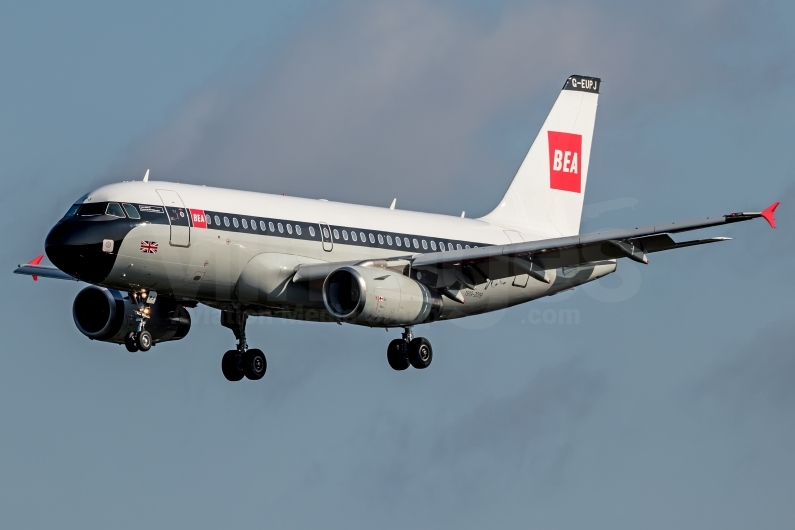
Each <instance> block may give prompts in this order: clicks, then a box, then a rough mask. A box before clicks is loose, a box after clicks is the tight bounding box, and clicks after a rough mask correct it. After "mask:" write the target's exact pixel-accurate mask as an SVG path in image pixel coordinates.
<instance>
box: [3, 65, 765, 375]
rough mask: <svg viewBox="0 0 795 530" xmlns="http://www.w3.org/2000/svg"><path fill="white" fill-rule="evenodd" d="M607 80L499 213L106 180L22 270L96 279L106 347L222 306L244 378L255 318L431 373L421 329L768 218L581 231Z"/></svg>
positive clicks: (177, 332) (254, 355) (87, 328)
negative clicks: (337, 334)
mask: <svg viewBox="0 0 795 530" xmlns="http://www.w3.org/2000/svg"><path fill="white" fill-rule="evenodd" d="M600 84H601V80H600V79H598V78H593V77H584V76H578V75H573V76H571V77H569V78H568V79H567V80H566V83H565V85H564V86H563V89H562V91H561V93H560V95H559V96H558V98H557V100H556V101H555V104H554V106H553V107H552V110H551V111H550V113H549V116H548V117H547V119H546V121H545V122H544V124H543V126H542V127H541V131H540V132H539V133H538V136H537V137H536V139H535V141H534V142H533V144H532V146H531V147H530V150H529V152H528V153H527V156H526V157H525V159H524V161H523V162H522V164H521V166H520V167H519V170H518V172H517V173H516V176H515V177H514V179H513V181H512V182H511V185H510V187H509V188H508V191H507V192H506V193H505V196H504V197H503V199H502V200H501V201H500V203H499V204H498V205H497V207H496V208H495V209H494V210H493V211H492V212H491V213H489V214H488V215H486V216H485V217H481V218H479V219H468V218H465V217H463V216H462V217H452V216H446V215H438V214H429V213H417V212H408V211H401V210H397V209H395V208H394V206H395V204H394V202H393V204H392V206H391V207H390V208H377V207H372V206H360V205H354V204H343V203H337V202H331V201H325V200H313V199H301V198H295V197H286V196H282V195H269V194H263V193H251V192H244V191H235V190H229V189H220V188H210V187H205V186H193V185H188V184H176V183H173V182H153V181H149V178H148V176H149V172H148V171H147V174H146V176H145V177H144V179H143V180H142V181H136V182H122V183H118V184H111V185H108V186H103V187H101V188H99V189H97V190H94V191H92V192H90V193H88V194H86V195H84V196H83V197H81V198H80V199H78V200H77V202H75V204H74V205H72V206H71V207H70V208H69V209H68V211H67V212H66V215H64V217H63V218H62V219H61V220H60V221H58V222H57V223H56V224H55V226H54V227H53V228H52V229H51V230H50V233H49V234H48V235H47V238H46V240H45V244H44V248H45V252H46V254H47V257H48V258H49V260H50V261H51V262H52V263H53V264H54V265H55V266H54V267H53V266H47V265H42V264H41V261H42V257H43V256H39V257H37V258H36V259H34V260H33V261H31V262H30V263H28V264H26V265H20V267H19V268H18V269H16V271H15V272H17V273H20V274H28V275H31V276H33V278H34V280H35V279H38V277H47V278H62V279H70V280H78V281H82V282H85V283H87V284H89V285H88V286H87V287H85V288H84V289H83V290H82V291H80V292H79V293H78V294H77V296H76V298H75V301H74V304H73V306H72V314H73V317H74V322H75V325H76V326H77V328H78V330H80V332H81V333H83V334H84V335H85V336H87V337H88V338H90V339H93V340H99V341H104V342H110V343H116V344H124V345H125V346H126V347H127V350H129V351H131V352H135V351H147V350H149V349H150V348H151V347H152V346H153V345H155V344H159V343H161V342H168V341H172V340H179V339H181V338H183V337H185V335H186V334H187V333H188V331H189V330H190V323H191V319H190V314H189V312H188V311H187V308H194V307H196V306H197V305H198V304H205V305H207V306H210V307H213V308H216V309H219V310H220V311H221V325H222V326H224V327H227V328H229V329H231V330H232V332H233V333H234V335H235V338H236V340H237V347H236V348H235V349H232V350H229V351H227V352H226V353H225V354H224V355H223V357H222V360H221V369H222V372H223V374H224V376H225V377H226V378H227V379H228V380H230V381H239V380H241V379H243V378H244V377H246V378H248V379H251V380H257V379H261V378H262V376H263V375H264V374H265V371H266V368H267V363H266V360H265V355H264V354H263V352H262V351H261V350H260V349H256V348H249V347H248V343H247V342H246V321H247V319H248V317H250V316H264V317H276V318H289V319H297V320H306V321H311V322H336V323H339V324H342V323H348V324H355V325H358V326H367V327H371V328H386V329H387V330H390V329H398V330H402V334H401V336H400V338H397V339H395V340H393V341H391V342H390V343H389V346H388V347H387V361H388V363H389V365H390V366H391V367H392V368H393V369H395V370H405V369H407V368H408V367H409V366H412V367H414V368H418V369H423V368H427V367H428V366H429V365H430V364H431V361H432V359H433V350H432V348H431V344H430V343H429V342H428V340H426V339H425V338H423V337H415V336H414V334H413V332H412V328H413V326H415V325H417V324H426V323H430V322H437V321H442V320H450V319H454V318H462V317H467V316H470V315H477V314H481V313H486V312H489V311H497V310H500V309H504V308H506V307H511V306H513V305H516V304H522V303H525V302H529V301H531V300H535V299H537V298H541V297H544V296H551V295H554V294H556V293H559V292H561V291H565V290H568V289H572V288H574V287H576V286H578V285H582V284H584V283H586V282H591V281H594V280H596V279H598V278H601V277H603V276H606V275H608V274H610V273H612V272H614V271H615V270H616V266H617V262H618V260H619V259H620V258H628V259H631V260H634V261H637V262H640V263H648V258H647V255H648V254H652V253H654V252H660V251H663V250H670V249H677V248H682V247H688V246H692V245H702V244H705V243H714V242H718V241H725V240H726V239H728V238H724V237H712V238H708V239H695V240H685V241H679V240H675V239H674V237H673V236H674V234H678V233H680V232H688V231H690V230H698V229H701V228H707V227H712V226H717V225H724V224H727V223H735V222H739V221H747V220H750V219H754V218H757V217H762V218H764V219H766V220H767V222H768V223H770V225H771V226H772V227H773V228H775V219H774V211H775V209H776V207H777V206H778V203H774V204H772V205H771V206H769V207H768V208H766V209H765V210H763V211H761V212H741V213H732V214H728V215H720V216H717V217H707V218H704V219H698V220H694V221H685V222H674V223H664V224H659V225H654V226H646V227H642V228H630V229H627V230H614V231H609V232H598V233H591V234H580V218H581V215H582V207H583V196H584V194H585V185H586V182H587V178H588V166H589V162H590V153H591V140H592V138H593V128H594V122H595V119H596V106H597V105H596V104H597V101H598V98H599V87H600Z"/></svg>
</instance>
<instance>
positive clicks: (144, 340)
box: [135, 330, 152, 351]
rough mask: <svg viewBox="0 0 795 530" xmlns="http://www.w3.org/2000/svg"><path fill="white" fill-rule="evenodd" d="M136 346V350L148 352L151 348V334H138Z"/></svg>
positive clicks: (145, 332)
mask: <svg viewBox="0 0 795 530" xmlns="http://www.w3.org/2000/svg"><path fill="white" fill-rule="evenodd" d="M135 342H136V343H137V344H138V349H139V350H141V351H149V348H151V347H152V334H151V333H149V332H148V331H146V330H143V331H142V332H140V333H139V334H138V339H137V340H136V341H135Z"/></svg>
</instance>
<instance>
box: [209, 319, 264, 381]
mask: <svg viewBox="0 0 795 530" xmlns="http://www.w3.org/2000/svg"><path fill="white" fill-rule="evenodd" d="M247 320H248V315H247V314H246V313H245V312H243V311H221V325H222V326H223V327H225V328H229V329H231V330H232V332H233V333H234V334H235V338H236V339H237V349H236V350H229V351H228V352H226V353H225V354H224V356H223V358H222V359H221V371H222V372H223V373H224V377H226V378H227V380H229V381H240V380H241V379H243V377H244V376H245V377H247V378H249V379H251V380H253V381H256V380H258V379H262V376H264V375H265V371H266V370H267V369H268V362H267V360H266V359H265V354H264V353H262V350H258V349H256V348H253V349H249V348H248V343H247V342H246V321H247Z"/></svg>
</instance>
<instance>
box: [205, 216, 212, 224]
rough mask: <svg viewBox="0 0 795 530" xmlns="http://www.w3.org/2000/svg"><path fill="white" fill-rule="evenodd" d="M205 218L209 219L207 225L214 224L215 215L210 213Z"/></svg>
mask: <svg viewBox="0 0 795 530" xmlns="http://www.w3.org/2000/svg"><path fill="white" fill-rule="evenodd" d="M205 219H207V226H212V225H213V216H212V215H208V216H207V217H206V218H205Z"/></svg>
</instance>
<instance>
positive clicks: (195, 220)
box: [190, 210, 207, 228]
mask: <svg viewBox="0 0 795 530" xmlns="http://www.w3.org/2000/svg"><path fill="white" fill-rule="evenodd" d="M190 220H191V223H192V224H193V228H207V218H206V217H205V216H204V210H191V211H190Z"/></svg>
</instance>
